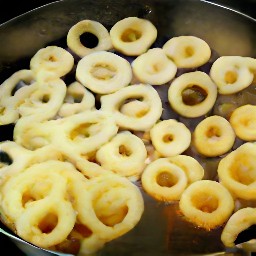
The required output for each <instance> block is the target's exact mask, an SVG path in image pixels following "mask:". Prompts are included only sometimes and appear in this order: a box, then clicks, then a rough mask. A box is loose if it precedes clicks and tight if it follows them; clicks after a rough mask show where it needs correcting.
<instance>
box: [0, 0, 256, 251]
mask: <svg viewBox="0 0 256 256" xmlns="http://www.w3.org/2000/svg"><path fill="white" fill-rule="evenodd" d="M129 16H137V17H141V18H146V19H149V20H151V21H152V22H153V24H154V25H155V26H156V27H157V29H158V38H157V40H156V42H155V44H154V45H155V46H161V45H163V43H164V42H165V41H166V40H167V39H168V38H171V37H173V36H179V35H194V36H198V37H200V38H202V39H204V40H205V41H206V42H207V43H208V44H209V46H210V47H211V48H212V49H214V51H215V52H217V53H218V54H219V55H240V56H250V57H254V58H255V57H256V20H255V19H253V18H251V17H249V16H247V15H244V14H242V13H239V12H237V11H233V10H230V9H228V8H224V7H222V6H220V5H217V4H212V3H209V2H206V1H195V0H147V1H146V0H145V1H144V0H129V1H126V0H114V1H112V0H98V1H94V0H63V1H59V2H54V3H51V4H49V5H45V6H43V7H41V8H38V9H35V10H33V11H31V12H28V13H26V14H24V15H21V16H19V17H17V18H15V19H12V20H10V21H9V22H7V23H4V24H3V25H1V26H0V38H1V40H0V83H2V82H3V81H4V80H5V79H6V78H8V77H9V76H10V75H11V74H12V73H14V72H15V71H17V70H19V69H21V68H28V67H29V61H30V58H31V57H32V56H33V55H34V54H35V53H36V51H37V50H39V49H40V48H42V47H45V46H47V45H59V46H62V47H64V48H67V45H66V35H67V32H68V30H69V28H70V27H71V26H72V25H74V24H75V23H76V22H78V21H80V20H82V19H92V20H97V21H99V22H101V23H102V24H103V25H104V26H105V27H106V28H108V29H110V28H111V27H112V26H113V24H115V23H116V22H117V21H119V20H121V19H123V18H125V17H129ZM12 131H13V125H6V126H1V127H0V141H4V140H7V139H12ZM143 196H144V200H145V212H144V215H143V216H142V219H141V221H140V222H139V224H138V225H137V226H136V227H135V228H134V229H133V230H132V231H130V232H129V233H128V234H126V235H124V236H122V237H120V238H118V239H116V240H114V241H112V242H110V243H108V244H107V245H106V246H105V247H104V248H103V249H102V250H101V251H99V253H98V254H97V255H102V256H103V255H122V256H125V255H134V256H135V255H140V256H143V255H147V256H148V255H154V256H160V255H161V256H165V255H216V254H218V255H250V251H246V250H244V249H241V248H240V247H235V248H225V247H224V246H223V244H222V243H221V241H220V234H221V231H222V229H221V228H218V229H215V230H213V231H205V230H201V229H198V228H196V227H194V226H193V225H191V224H189V223H187V222H186V221H184V220H183V219H182V218H180V216H179V215H178V214H176V212H177V211H178V208H177V205H176V204H170V205H166V204H163V203H159V202H156V201H155V200H153V199H152V198H150V197H149V196H147V195H146V194H144V193H143ZM0 227H1V228H2V231H1V232H2V233H4V235H6V236H8V237H9V238H10V239H11V241H12V242H13V243H15V244H16V245H17V246H18V247H19V248H20V249H21V250H22V251H23V252H24V253H26V255H29V256H32V255H38V256H41V255H42V256H44V255H47V256H48V255H54V253H53V252H49V251H46V250H42V249H40V248H37V247H36V246H33V245H30V244H28V243H26V242H24V241H23V240H21V239H19V238H18V237H16V236H15V235H14V234H13V233H12V232H11V231H10V230H8V229H7V228H6V227H5V226H4V225H1V226H0ZM248 232H249V231H248ZM58 255H62V254H58ZM65 255H67V254H65Z"/></svg>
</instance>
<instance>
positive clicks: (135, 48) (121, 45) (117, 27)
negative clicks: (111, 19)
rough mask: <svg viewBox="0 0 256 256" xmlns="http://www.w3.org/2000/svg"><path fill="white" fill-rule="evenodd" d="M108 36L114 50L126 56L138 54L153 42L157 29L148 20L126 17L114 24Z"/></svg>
mask: <svg viewBox="0 0 256 256" xmlns="http://www.w3.org/2000/svg"><path fill="white" fill-rule="evenodd" d="M110 37H111V40H112V44H113V46H114V48H115V49H116V50H118V51H120V52H121V53H124V54H125V55H128V56H138V55H140V54H142V53H144V52H146V51H147V50H148V49H149V47H150V46H151V45H152V44H153V43H154V41H155V40H156V37H157V29H156V27H155V26H154V25H153V23H152V22H151V21H149V20H146V19H142V18H137V17H127V18H124V19H122V20H119V21H118V22H116V24H114V26H113V27H112V28H111V29H110Z"/></svg>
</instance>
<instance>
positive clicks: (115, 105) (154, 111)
mask: <svg viewBox="0 0 256 256" xmlns="http://www.w3.org/2000/svg"><path fill="white" fill-rule="evenodd" d="M139 99H142V102H144V103H146V104H147V105H148V108H147V109H145V107H144V109H143V111H142V112H140V110H141V109H140V108H139V111H138V112H136V113H135V115H134V114H133V115H132V116H130V115H126V114H123V113H122V112H121V111H120V110H121V109H122V107H124V105H126V104H130V102H128V103H126V101H128V100H135V102H136V101H137V102H141V100H139ZM100 100H101V109H102V110H103V111H107V112H109V113H110V114H112V115H113V116H114V118H115V120H116V122H117V124H118V125H119V126H120V127H122V128H126V129H132V130H136V131H139V130H148V129H150V128H151V127H152V126H153V125H154V124H155V123H156V122H157V121H158V120H159V118H160V117H161V114H162V102H161V99H160V97H159V95H158V93H157V91H156V90H155V89H154V88H153V87H152V86H151V85H146V84H135V85H130V86H128V87H125V88H122V89H120V90H119V91H117V92H115V93H112V94H109V95H104V96H102V97H101V99H100ZM139 105H141V104H140V103H139ZM144 110H146V111H144Z"/></svg>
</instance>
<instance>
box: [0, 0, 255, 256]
mask: <svg viewBox="0 0 256 256" xmlns="http://www.w3.org/2000/svg"><path fill="white" fill-rule="evenodd" d="M52 2H55V1H54V0H52V1H49V0H48V1H47V0H25V1H19V0H18V1H13V0H8V1H5V3H4V5H3V2H2V1H1V3H2V4H1V7H0V24H1V23H4V22H6V21H8V20H9V19H12V18H14V17H16V16H18V15H20V14H23V13H25V12H27V11H30V10H32V9H35V8H37V7H40V6H43V5H45V4H49V3H52ZM208 2H213V3H217V4H221V5H224V6H227V7H230V8H233V9H235V10H237V11H240V12H242V13H244V14H247V15H249V16H251V17H253V18H255V19H256V0H209V1H208ZM0 40H1V39H0ZM0 248H1V253H0V254H1V256H4V255H11V256H25V255H24V254H23V253H22V252H21V251H20V250H18V249H17V248H16V246H15V245H14V244H13V243H12V242H10V241H9V239H8V238H6V237H5V236H3V235H2V234H1V233H0ZM4 249H5V250H4ZM6 250H8V253H5V254H4V251H6ZM35 256H36V255H35Z"/></svg>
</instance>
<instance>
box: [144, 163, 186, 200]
mask: <svg viewBox="0 0 256 256" xmlns="http://www.w3.org/2000/svg"><path fill="white" fill-rule="evenodd" d="M141 182H142V188H143V189H144V190H145V191H146V192H147V194H149V195H150V196H152V197H153V198H155V199H157V200H159V201H165V202H169V201H177V200H179V199H180V197H181V195H182V193H183V192H184V190H185V188H186V187H187V185H188V179H187V176H186V173H185V172H184V171H183V170H182V168H181V167H179V166H178V165H176V164H174V163H171V162H170V161H168V159H167V158H159V159H157V160H155V161H153V162H151V163H150V164H148V165H147V167H146V168H145V170H144V171H143V173H142V175H141Z"/></svg>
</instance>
